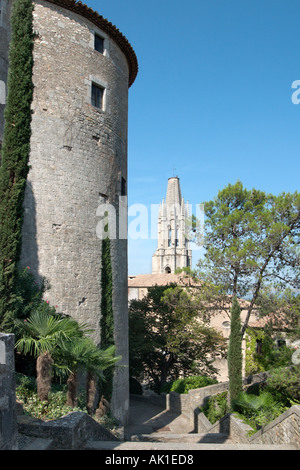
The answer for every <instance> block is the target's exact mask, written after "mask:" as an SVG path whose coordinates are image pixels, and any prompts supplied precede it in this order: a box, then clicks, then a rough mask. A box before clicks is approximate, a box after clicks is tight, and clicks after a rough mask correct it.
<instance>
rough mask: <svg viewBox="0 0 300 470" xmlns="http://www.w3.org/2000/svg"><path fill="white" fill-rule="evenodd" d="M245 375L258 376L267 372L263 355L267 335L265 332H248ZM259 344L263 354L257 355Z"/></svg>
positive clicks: (249, 329)
mask: <svg viewBox="0 0 300 470" xmlns="http://www.w3.org/2000/svg"><path fill="white" fill-rule="evenodd" d="M246 333H247V334H246V353H245V374H246V376H248V375H251V374H257V373H259V372H263V371H264V370H265V364H264V362H263V361H262V357H263V356H262V354H263V353H265V348H266V346H265V343H264V340H265V333H264V331H263V330H256V331H255V330H252V329H251V328H247V330H246ZM257 343H260V344H261V353H257Z"/></svg>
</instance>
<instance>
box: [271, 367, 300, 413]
mask: <svg viewBox="0 0 300 470" xmlns="http://www.w3.org/2000/svg"><path fill="white" fill-rule="evenodd" d="M299 377H300V365H299V364H298V365H292V366H291V367H281V368H279V369H275V370H273V371H272V372H271V373H270V376H269V377H268V379H267V384H266V386H265V390H266V391H268V392H270V393H271V394H272V396H273V397H274V398H275V399H276V400H277V401H280V402H281V403H282V404H283V405H285V406H292V405H293V404H300V380H299Z"/></svg>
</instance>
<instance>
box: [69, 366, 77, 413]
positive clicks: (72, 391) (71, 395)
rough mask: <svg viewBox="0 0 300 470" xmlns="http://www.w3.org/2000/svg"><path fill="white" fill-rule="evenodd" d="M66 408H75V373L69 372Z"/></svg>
mask: <svg viewBox="0 0 300 470" xmlns="http://www.w3.org/2000/svg"><path fill="white" fill-rule="evenodd" d="M67 386H68V392H67V406H70V407H71V408H75V407H76V406H77V373H76V372H71V374H70V375H69V378H68V380H67Z"/></svg>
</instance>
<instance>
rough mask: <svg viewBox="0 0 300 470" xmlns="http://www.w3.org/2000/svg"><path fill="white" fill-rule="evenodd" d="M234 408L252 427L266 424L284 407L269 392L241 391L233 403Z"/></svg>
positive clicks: (281, 411) (284, 408)
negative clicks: (253, 393)
mask: <svg viewBox="0 0 300 470" xmlns="http://www.w3.org/2000/svg"><path fill="white" fill-rule="evenodd" d="M233 406H234V410H235V411H237V412H238V413H239V415H240V416H241V417H244V418H246V420H247V423H248V424H250V425H251V426H252V427H253V428H254V429H256V428H259V427H261V426H264V425H265V424H268V423H269V422H270V421H273V419H275V418H277V417H278V416H279V415H281V414H282V413H283V412H284V411H285V410H286V407H285V406H284V405H283V404H282V403H280V402H277V401H276V400H275V399H274V397H273V396H272V394H271V393H269V392H267V391H264V392H262V393H260V395H251V394H248V393H246V392H242V393H241V394H240V395H239V397H238V398H237V399H236V400H235V401H234V403H233Z"/></svg>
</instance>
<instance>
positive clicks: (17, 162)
mask: <svg viewBox="0 0 300 470" xmlns="http://www.w3.org/2000/svg"><path fill="white" fill-rule="evenodd" d="M32 11H33V4H32V0H15V1H14V2H13V9H12V15H11V25H12V39H11V45H10V53H9V62H10V69H9V76H8V96H7V105H6V108H5V128H4V137H3V146H2V161H1V167H0V201H1V202H0V328H1V329H3V325H5V322H6V317H7V316H10V317H12V316H13V313H12V312H13V311H14V305H13V300H14V299H13V292H14V288H15V284H16V277H17V268H18V262H19V259H20V252H21V244H22V224H23V201H24V194H25V186H26V179H27V174H28V171H29V166H28V160H29V153H30V137H31V102H32V97H33V83H32V69H33V53H32V51H33V38H34V34H33V29H32Z"/></svg>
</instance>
